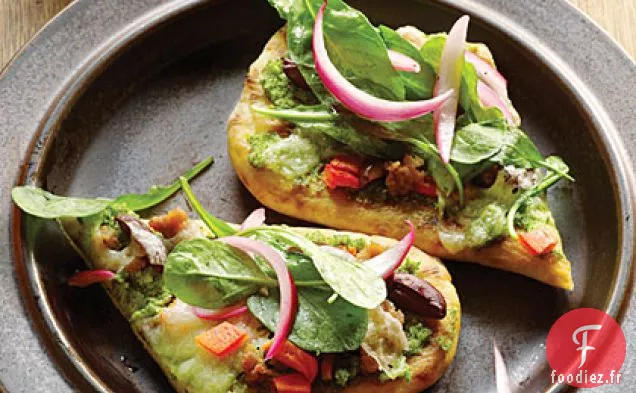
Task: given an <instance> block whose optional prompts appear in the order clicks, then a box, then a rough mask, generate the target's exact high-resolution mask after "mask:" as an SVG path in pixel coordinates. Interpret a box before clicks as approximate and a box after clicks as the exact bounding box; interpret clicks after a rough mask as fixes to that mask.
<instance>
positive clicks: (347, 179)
mask: <svg viewBox="0 0 636 393" xmlns="http://www.w3.org/2000/svg"><path fill="white" fill-rule="evenodd" d="M322 181H323V182H324V183H325V185H326V186H327V188H329V189H330V190H334V189H336V188H338V187H347V188H356V189H357V188H360V178H358V177H357V176H356V175H354V174H352V173H349V172H345V171H342V170H340V169H337V168H336V167H334V166H331V164H327V166H326V167H325V170H324V171H323V172H322Z"/></svg>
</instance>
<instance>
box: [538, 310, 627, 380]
mask: <svg viewBox="0 0 636 393" xmlns="http://www.w3.org/2000/svg"><path fill="white" fill-rule="evenodd" d="M545 348H546V356H547V358H548V362H549V363H550V366H551V367H552V382H553V383H556V382H558V383H567V384H568V385H572V386H575V387H577V388H593V387H597V386H600V385H604V384H619V383H620V378H621V374H620V369H621V367H622V366H623V361H624V360H625V352H626V348H627V347H626V344H625V335H624V334H623V330H622V329H621V327H620V326H619V324H618V323H616V321H615V320H614V319H613V318H612V317H610V316H609V315H607V314H606V313H604V312H603V311H600V310H597V309H595V308H579V309H576V310H572V311H570V312H568V313H566V314H565V315H563V316H562V317H561V318H559V319H558V320H557V321H556V322H555V323H554V325H552V328H551V329H550V333H548V339H547V341H546V345H545Z"/></svg>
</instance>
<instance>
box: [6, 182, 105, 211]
mask: <svg viewBox="0 0 636 393" xmlns="http://www.w3.org/2000/svg"><path fill="white" fill-rule="evenodd" d="M11 198H12V199H13V202H15V204H16V205H18V207H19V208H20V209H22V211H24V212H26V213H29V214H31V215H32V216H36V217H40V218H60V217H86V216H91V215H93V214H96V213H99V212H100V211H102V210H104V209H105V208H106V207H108V206H109V205H110V204H111V203H112V202H113V201H112V200H110V199H104V198H96V199H86V198H73V197H61V196H57V195H55V194H51V193H50V192H48V191H45V190H43V189H41V188H38V187H34V186H20V187H15V188H13V190H11Z"/></svg>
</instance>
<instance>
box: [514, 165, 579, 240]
mask: <svg viewBox="0 0 636 393" xmlns="http://www.w3.org/2000/svg"><path fill="white" fill-rule="evenodd" d="M545 162H546V163H547V164H548V165H549V166H551V167H553V168H554V172H549V173H548V174H547V175H546V176H545V177H544V178H543V180H541V182H539V184H537V185H536V186H535V187H534V188H531V189H529V190H527V191H525V192H523V193H522V194H521V195H519V197H518V198H517V200H515V202H514V203H513V205H512V206H511V207H510V210H509V211H508V216H507V226H508V233H509V234H510V237H512V238H513V239H516V238H517V237H518V236H517V231H516V230H515V215H516V214H517V211H518V210H519V209H520V208H521V207H522V206H523V205H524V204H525V203H526V202H527V201H528V200H529V199H531V198H532V197H534V196H537V195H539V194H540V193H542V192H544V191H545V190H547V189H548V188H550V187H551V186H552V185H553V184H555V183H556V182H558V181H559V180H560V179H561V178H562V177H565V175H567V173H568V172H569V170H570V168H568V166H567V165H566V164H565V162H563V160H562V159H561V158H560V157H556V156H550V157H548V158H546V160H545Z"/></svg>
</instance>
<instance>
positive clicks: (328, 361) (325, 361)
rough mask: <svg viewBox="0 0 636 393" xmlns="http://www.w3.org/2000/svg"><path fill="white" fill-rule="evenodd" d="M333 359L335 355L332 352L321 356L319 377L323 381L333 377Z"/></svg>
mask: <svg viewBox="0 0 636 393" xmlns="http://www.w3.org/2000/svg"><path fill="white" fill-rule="evenodd" d="M334 360H335V356H334V355H333V354H328V355H325V356H323V358H322V361H321V362H320V378H321V379H322V380H323V381H331V380H332V379H333V361H334Z"/></svg>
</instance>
